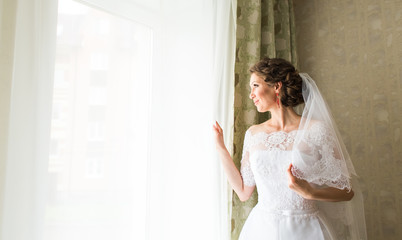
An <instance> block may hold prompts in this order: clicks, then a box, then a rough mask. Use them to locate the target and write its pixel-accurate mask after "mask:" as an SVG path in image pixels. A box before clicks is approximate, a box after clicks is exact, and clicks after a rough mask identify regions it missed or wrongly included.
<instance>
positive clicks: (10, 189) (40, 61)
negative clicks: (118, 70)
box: [1, 0, 57, 239]
mask: <svg viewBox="0 0 402 240" xmlns="http://www.w3.org/2000/svg"><path fill="white" fill-rule="evenodd" d="M14 4H15V5H14ZM2 5H3V8H2V10H3V11H4V10H6V9H7V8H8V7H9V6H13V5H14V6H15V12H9V13H8V14H7V15H6V16H8V17H9V19H13V18H14V19H15V26H14V29H13V30H12V29H8V31H7V28H3V27H4V25H2V29H1V31H2V36H4V35H3V34H7V32H8V33H10V32H14V34H15V35H14V39H13V41H10V42H8V44H7V45H6V47H7V48H10V52H9V53H10V54H9V55H8V56H7V58H8V61H9V62H12V64H11V66H10V65H9V67H10V68H12V73H11V74H9V75H8V76H7V77H6V78H4V79H2V80H3V81H5V82H6V83H8V84H10V86H11V87H10V89H8V91H9V94H10V99H9V105H8V107H9V114H8V115H6V116H5V117H4V118H3V119H5V121H8V126H7V131H5V132H7V134H6V146H7V148H6V153H5V154H4V155H3V156H4V158H2V164H4V166H5V168H4V169H5V171H4V185H3V186H4V189H3V194H4V198H3V204H2V215H1V218H2V224H1V239H40V233H39V232H38V229H39V228H40V227H41V224H42V223H43V218H42V217H43V214H42V212H43V211H42V210H43V206H44V205H43V199H44V198H45V196H46V195H45V194H46V191H45V184H40V183H45V182H46V181H44V180H43V178H45V177H46V174H44V173H46V170H47V169H46V167H47V156H48V145H49V144H48V143H49V142H48V141H49V128H50V127H49V125H50V115H51V96H52V76H53V67H54V50H55V38H56V22H57V20H56V19H57V2H55V1H51V0H35V1H28V0H19V1H15V2H14V3H10V2H8V1H5V2H2ZM8 27H10V28H12V27H13V26H12V25H9V26H8ZM21 226H24V231H21Z"/></svg>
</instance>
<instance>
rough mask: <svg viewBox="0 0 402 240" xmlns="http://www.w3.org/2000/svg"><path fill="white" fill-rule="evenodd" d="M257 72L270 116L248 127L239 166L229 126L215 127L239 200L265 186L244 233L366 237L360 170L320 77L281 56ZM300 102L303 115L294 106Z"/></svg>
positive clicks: (260, 103) (249, 238)
mask: <svg viewBox="0 0 402 240" xmlns="http://www.w3.org/2000/svg"><path fill="white" fill-rule="evenodd" d="M250 73H251V78H250V88H251V92H250V99H251V100H252V101H253V102H254V104H255V106H256V108H257V111H258V112H267V111H269V112H270V113H271V119H269V120H267V121H266V122H263V123H261V124H258V125H254V126H251V127H250V128H249V129H248V130H247V131H246V133H245V138H244V146H243V155H242V160H241V168H240V171H239V170H238V169H237V168H236V166H235V164H234V162H233V160H232V158H231V156H230V154H229V152H228V151H227V149H226V147H225V145H224V142H223V132H222V128H221V127H220V126H219V124H218V123H217V122H216V123H215V124H214V126H213V129H214V133H215V141H216V147H217V150H218V153H219V156H220V159H221V162H222V166H223V169H224V171H225V173H226V176H227V178H228V181H229V183H230V185H231V187H232V188H233V190H234V191H235V192H236V194H237V195H238V196H239V198H240V200H241V201H247V200H248V199H249V198H250V196H251V194H252V193H253V191H254V190H255V188H256V187H257V188H258V204H257V205H256V206H255V207H254V208H253V210H252V211H251V213H250V215H249V216H248V218H247V220H246V222H245V224H244V226H243V229H242V232H241V234H240V238H239V239H242V240H258V239H286V240H293V239H294V240H296V239H300V240H302V239H303V240H304V239H317V240H320V239H331V240H336V239H366V232H365V223H364V213H363V204H362V197H361V192H360V188H359V186H358V182H357V181H356V173H355V171H354V168H353V165H352V162H351V160H350V158H349V155H348V153H347V150H346V147H345V146H344V144H343V142H342V140H341V138H340V136H339V132H338V130H337V128H336V125H335V122H334V120H333V119H332V116H331V114H330V111H329V109H328V107H327V105H326V103H325V101H324V100H323V98H322V96H321V94H320V92H319V90H318V88H317V86H316V85H315V83H314V81H313V80H312V79H311V78H310V77H309V76H308V75H307V74H299V73H298V72H297V71H296V69H295V68H294V67H293V66H292V64H290V63H289V62H287V61H286V60H283V59H278V58H277V59H275V58H264V59H262V60H261V61H259V62H258V63H256V64H255V65H254V66H252V67H251V68H250ZM301 103H304V110H303V114H302V115H298V114H297V113H296V112H295V111H294V109H293V107H295V106H297V105H299V104H301ZM352 185H353V189H352Z"/></svg>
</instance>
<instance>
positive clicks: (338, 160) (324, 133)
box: [293, 122, 351, 190]
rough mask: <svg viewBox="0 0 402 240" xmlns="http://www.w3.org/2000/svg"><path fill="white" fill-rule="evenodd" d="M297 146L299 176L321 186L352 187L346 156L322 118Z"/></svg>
mask: <svg viewBox="0 0 402 240" xmlns="http://www.w3.org/2000/svg"><path fill="white" fill-rule="evenodd" d="M297 150H298V151H296V153H297V155H298V156H297V157H296V159H294V164H293V165H294V170H293V174H294V175H295V176H296V177H298V178H302V179H305V180H306V181H308V182H310V183H313V184H317V185H321V186H329V187H335V188H339V189H345V188H346V189H349V190H350V189H351V184H350V176H349V173H348V170H347V166H346V162H345V159H344V156H342V152H341V151H340V147H339V144H338V142H337V141H336V137H335V135H334V133H332V132H331V129H330V128H328V127H326V126H325V125H324V124H322V123H320V122H319V123H315V124H313V125H312V126H311V128H310V129H309V131H308V133H307V134H306V137H305V138H304V139H303V141H302V142H301V144H299V146H298V149H297ZM297 158H299V159H302V160H301V161H297ZM300 163H302V164H300Z"/></svg>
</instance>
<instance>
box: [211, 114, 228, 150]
mask: <svg viewBox="0 0 402 240" xmlns="http://www.w3.org/2000/svg"><path fill="white" fill-rule="evenodd" d="M213 130H214V138H215V144H216V148H217V149H225V148H226V147H225V142H224V141H223V130H222V128H221V126H220V125H219V123H218V122H217V121H215V124H214V125H213Z"/></svg>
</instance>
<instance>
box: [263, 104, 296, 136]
mask: <svg viewBox="0 0 402 240" xmlns="http://www.w3.org/2000/svg"><path fill="white" fill-rule="evenodd" d="M299 122H300V116H299V115H297V113H296V112H295V111H294V110H293V108H292V107H281V108H278V109H275V110H273V111H271V120H270V123H271V125H273V126H276V127H277V128H279V129H280V130H287V129H286V128H287V127H293V126H295V125H297V126H298V124H299Z"/></svg>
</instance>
